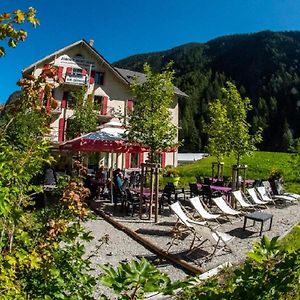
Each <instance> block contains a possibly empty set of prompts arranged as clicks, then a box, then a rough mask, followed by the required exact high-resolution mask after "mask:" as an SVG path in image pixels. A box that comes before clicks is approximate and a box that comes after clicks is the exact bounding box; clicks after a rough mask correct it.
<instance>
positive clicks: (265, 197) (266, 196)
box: [256, 186, 287, 204]
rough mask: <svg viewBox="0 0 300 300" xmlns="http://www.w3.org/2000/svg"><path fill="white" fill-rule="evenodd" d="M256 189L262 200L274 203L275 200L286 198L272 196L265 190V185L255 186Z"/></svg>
mask: <svg viewBox="0 0 300 300" xmlns="http://www.w3.org/2000/svg"><path fill="white" fill-rule="evenodd" d="M256 191H257V193H258V196H259V197H260V199H261V200H262V201H265V202H272V203H273V204H276V203H275V201H276V200H280V201H286V200H287V199H284V198H279V197H274V196H273V198H272V196H271V194H270V193H269V192H268V191H267V189H266V187H265V186H258V187H256Z"/></svg>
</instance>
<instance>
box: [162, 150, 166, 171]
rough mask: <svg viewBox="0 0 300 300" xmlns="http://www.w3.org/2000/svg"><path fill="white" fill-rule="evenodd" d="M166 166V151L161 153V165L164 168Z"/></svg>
mask: <svg viewBox="0 0 300 300" xmlns="http://www.w3.org/2000/svg"><path fill="white" fill-rule="evenodd" d="M165 166H166V152H163V153H162V154H161V167H162V168H164V167H165Z"/></svg>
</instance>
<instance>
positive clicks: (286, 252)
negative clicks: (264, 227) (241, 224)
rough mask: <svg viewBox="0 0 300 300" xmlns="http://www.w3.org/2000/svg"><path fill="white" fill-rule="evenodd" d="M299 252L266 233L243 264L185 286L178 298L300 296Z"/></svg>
mask: <svg viewBox="0 0 300 300" xmlns="http://www.w3.org/2000/svg"><path fill="white" fill-rule="evenodd" d="M299 255H300V249H299V248H296V249H293V251H291V249H287V248H284V247H281V245H280V244H279V243H278V241H277V238H273V239H272V240H271V241H270V240H268V239H267V238H266V237H263V238H262V240H261V242H260V243H255V245H254V248H253V250H252V251H251V252H249V253H248V256H249V259H248V260H247V261H246V262H245V264H244V265H243V266H242V267H239V268H237V269H235V270H234V271H225V272H224V273H223V274H221V276H220V275H219V276H218V277H214V278H211V279H209V280H208V281H205V282H203V283H201V284H200V285H198V286H196V287H194V288H189V289H184V291H183V293H182V294H181V295H180V296H179V297H178V299H182V300H183V299H185V300H192V299H299V297H300V285H299V276H300V259H299Z"/></svg>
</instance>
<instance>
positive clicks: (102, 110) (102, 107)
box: [101, 96, 108, 115]
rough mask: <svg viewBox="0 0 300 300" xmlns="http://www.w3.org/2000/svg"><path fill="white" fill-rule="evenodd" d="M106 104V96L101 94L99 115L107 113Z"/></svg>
mask: <svg viewBox="0 0 300 300" xmlns="http://www.w3.org/2000/svg"><path fill="white" fill-rule="evenodd" d="M107 104H108V97H107V96H103V97H102V102H101V115H106V114H107Z"/></svg>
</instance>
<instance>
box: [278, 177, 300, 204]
mask: <svg viewBox="0 0 300 300" xmlns="http://www.w3.org/2000/svg"><path fill="white" fill-rule="evenodd" d="M274 186H275V190H276V193H275V192H274V195H276V196H285V197H290V198H291V201H292V200H293V199H294V200H299V199H300V195H299V194H295V193H290V192H285V191H284V187H283V184H282V183H281V182H280V181H279V180H275V181H274Z"/></svg>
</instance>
